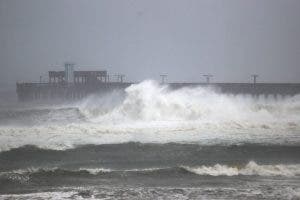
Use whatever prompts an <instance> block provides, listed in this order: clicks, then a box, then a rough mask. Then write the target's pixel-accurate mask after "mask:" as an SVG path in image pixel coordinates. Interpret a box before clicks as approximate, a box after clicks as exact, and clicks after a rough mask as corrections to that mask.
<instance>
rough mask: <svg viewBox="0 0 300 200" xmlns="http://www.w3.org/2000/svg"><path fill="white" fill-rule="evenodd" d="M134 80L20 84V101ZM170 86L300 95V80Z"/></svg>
mask: <svg viewBox="0 0 300 200" xmlns="http://www.w3.org/2000/svg"><path fill="white" fill-rule="evenodd" d="M132 84H134V83H130V82H99V83H93V84H76V83H71V84H70V83H17V95H18V99H19V101H32V100H37V99H80V98H83V97H86V96H87V95H90V94H95V93H100V94H104V93H107V92H110V91H113V90H123V89H125V88H126V87H128V86H130V85H132ZM167 85H168V86H169V87H170V88H171V89H179V88H183V87H211V88H213V89H214V90H215V91H217V92H220V93H226V94H233V95H238V94H249V95H252V96H260V95H263V96H265V97H268V96H273V97H275V98H276V97H277V96H283V97H284V96H294V95H297V94H300V83H255V84H254V83H209V84H207V83H167Z"/></svg>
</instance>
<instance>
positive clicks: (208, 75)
mask: <svg viewBox="0 0 300 200" xmlns="http://www.w3.org/2000/svg"><path fill="white" fill-rule="evenodd" d="M203 76H204V77H205V79H206V83H208V84H209V83H210V78H212V77H213V75H211V74H204V75H203Z"/></svg>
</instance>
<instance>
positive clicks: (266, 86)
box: [17, 63, 300, 101]
mask: <svg viewBox="0 0 300 200" xmlns="http://www.w3.org/2000/svg"><path fill="white" fill-rule="evenodd" d="M123 77H124V75H117V76H116V80H112V79H111V78H110V77H109V75H108V73H107V71H75V70H74V64H72V63H65V70H64V71H49V72H48V82H46V83H45V82H42V81H41V80H40V82H37V83H17V96H18V99H19V101H33V100H39V99H40V100H46V99H67V100H70V99H71V100H72V99H81V98H84V97H86V96H88V95H90V94H104V93H107V92H110V91H113V90H124V89H125V88H127V87H128V86H130V85H132V84H134V83H133V82H124V81H123ZM162 78H163V79H162V80H163V81H162V84H167V85H168V86H169V87H170V88H171V89H179V88H183V87H199V86H202V87H211V88H213V89H214V90H215V91H217V92H220V93H226V94H232V95H238V94H242V95H251V96H254V97H258V96H263V97H265V98H268V97H274V98H278V97H280V96H281V97H286V96H294V95H297V94H300V83H257V82H256V78H257V76H256V75H255V76H254V77H253V78H254V81H253V82H252V83H211V82H210V81H209V76H206V78H207V81H206V82H204V83H166V82H165V75H164V76H162Z"/></svg>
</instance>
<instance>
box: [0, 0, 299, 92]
mask: <svg viewBox="0 0 300 200" xmlns="http://www.w3.org/2000/svg"><path fill="white" fill-rule="evenodd" d="M65 61H73V62H75V63H76V64H77V66H86V67H81V68H80V69H85V70H88V69H100V70H101V69H107V70H108V71H109V73H111V74H115V73H123V74H126V79H127V80H131V81H139V80H143V79H146V78H153V79H159V74H162V73H163V74H168V75H169V76H168V79H169V81H203V80H204V79H203V77H202V74H206V73H209V74H213V75H214V81H218V82H221V81H226V82H248V81H250V75H251V74H254V73H255V74H259V75H260V77H259V81H264V82H300V0H147V1H146V0H81V1H79V0H0V68H1V72H0V84H1V85H0V86H1V87H5V86H7V85H14V84H15V82H16V81H35V80H39V76H40V75H43V77H44V79H45V78H46V76H47V73H46V72H47V71H48V70H60V69H61V67H58V66H57V65H62V64H63V63H64V62H65ZM55 66H57V67H55ZM96 66H99V67H98V68H97V67H96Z"/></svg>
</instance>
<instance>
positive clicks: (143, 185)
mask: <svg viewBox="0 0 300 200" xmlns="http://www.w3.org/2000/svg"><path fill="white" fill-rule="evenodd" d="M0 199H300V96H294V97H286V98H279V99H272V98H269V99H264V98H252V97H251V96H243V95H235V96H234V95H226V94H220V93H218V92H216V91H215V90H214V88H201V87H198V88H182V89H179V90H170V89H168V88H167V87H166V86H161V85H159V84H157V83H156V82H154V81H144V82H142V83H139V84H136V85H132V86H130V87H128V88H127V89H126V90H125V91H112V92H111V93H109V94H105V95H104V94H102V95H91V96H89V97H87V98H85V99H82V100H78V101H76V102H64V103H49V102H48V103H47V104H44V103H43V102H35V103H11V104H9V103H6V104H5V103H1V105H0Z"/></svg>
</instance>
